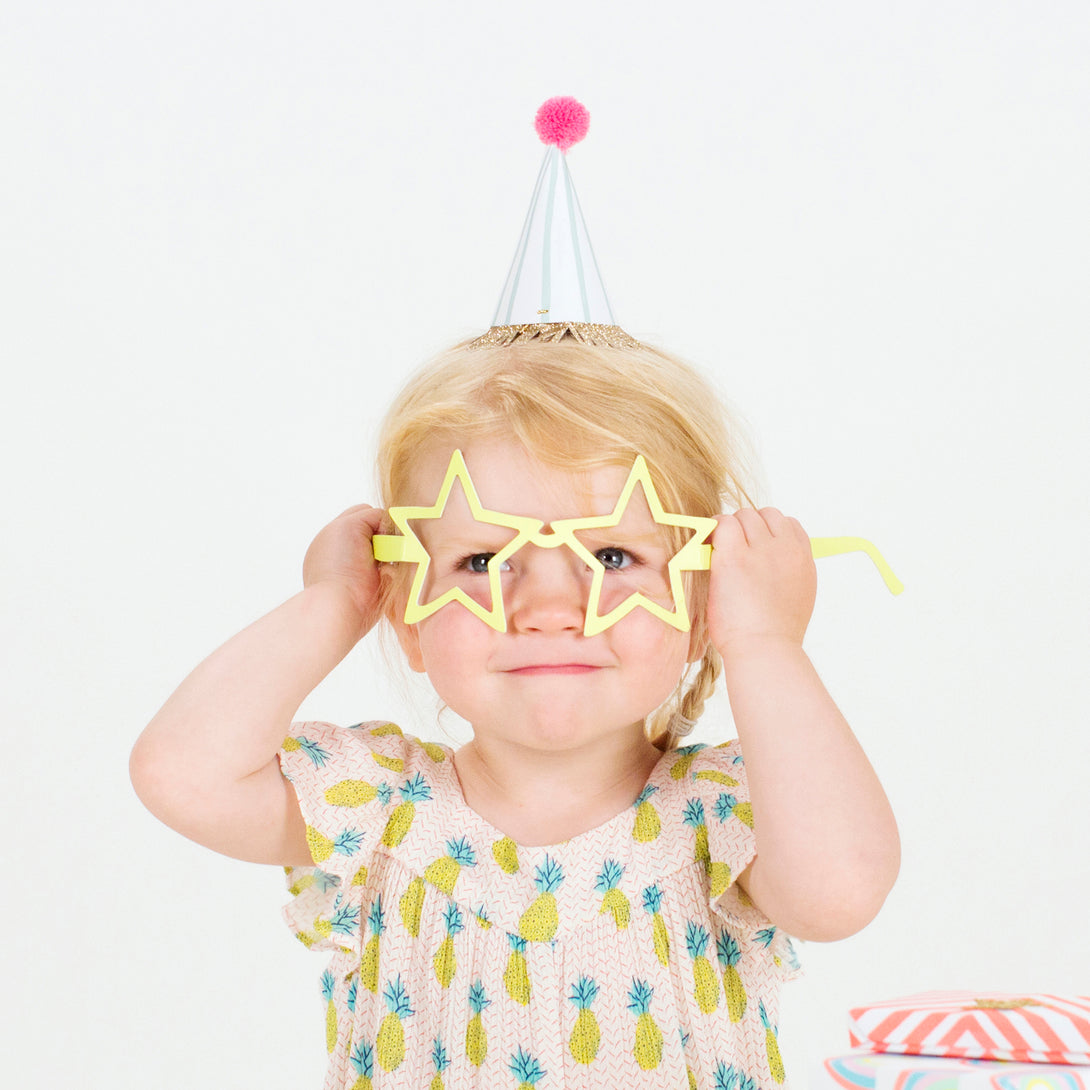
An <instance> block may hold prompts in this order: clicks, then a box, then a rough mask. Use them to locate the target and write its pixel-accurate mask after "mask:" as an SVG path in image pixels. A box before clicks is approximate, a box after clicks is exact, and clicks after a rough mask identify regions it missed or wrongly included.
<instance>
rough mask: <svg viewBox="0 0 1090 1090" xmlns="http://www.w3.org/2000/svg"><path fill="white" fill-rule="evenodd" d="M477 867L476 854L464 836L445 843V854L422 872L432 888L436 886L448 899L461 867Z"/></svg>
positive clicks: (452, 891)
mask: <svg viewBox="0 0 1090 1090" xmlns="http://www.w3.org/2000/svg"><path fill="white" fill-rule="evenodd" d="M476 865H477V853H476V852H475V851H474V850H473V845H471V844H470V843H469V841H468V840H466V838H465V837H464V836H462V837H457V838H456V839H453V840H448V841H447V854H446V855H441V856H440V857H439V858H438V859H436V860H435V861H434V862H432V863H429V864H428V867H427V869H426V870H425V871H424V877H425V878H426V879H427V880H428V881H429V882H431V884H432V885H433V886H438V887H439V889H441V890H442V891H443V892H444V893H445V894H446V895H447V896H448V897H449V896H451V894H453V893H454V887H455V885H456V884H457V882H458V876H459V875H460V874H461V873H462V868H463V867H475V866H476Z"/></svg>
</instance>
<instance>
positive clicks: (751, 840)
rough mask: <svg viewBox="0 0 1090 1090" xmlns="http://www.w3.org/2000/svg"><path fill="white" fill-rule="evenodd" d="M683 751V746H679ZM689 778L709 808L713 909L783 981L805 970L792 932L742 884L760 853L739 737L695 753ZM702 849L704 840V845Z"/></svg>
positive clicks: (698, 797) (696, 795)
mask: <svg viewBox="0 0 1090 1090" xmlns="http://www.w3.org/2000/svg"><path fill="white" fill-rule="evenodd" d="M679 752H680V751H679ZM691 757H692V764H691V767H690V769H689V773H688V776H689V780H690V784H691V787H692V789H693V791H694V801H691V802H690V803H689V805H690V806H691V807H694V808H695V806H696V805H697V803H696V801H695V800H699V806H700V808H701V809H702V810H703V815H704V820H705V823H706V827H707V860H706V861H705V866H706V867H707V870H708V878H709V899H710V901H711V907H712V911H713V912H715V913H716V915H717V916H719V917H720V918H721V919H722V920H723V921H724V923H725V924H726V926H727V928H728V930H729V931H730V932H731V933H732V934H733V935H734V936H736V938H737V941H739V942H740V943H742V944H744V945H745V946H747V947H750V948H751V949H752V952H753V954H755V955H756V956H758V957H760V958H766V959H768V960H769V962H770V964H771V968H772V969H773V970H774V974H775V975H776V976H778V977H780V979H782V980H791V979H794V978H795V977H796V976H798V975H800V973H801V969H800V967H799V961H798V957H797V956H796V954H795V949H794V946H793V945H792V942H791V939H790V937H789V936H788V934H787V932H786V931H784V930H783V929H782V928H780V927H776V926H775V925H773V924H772V923H771V921H770V920H769V919H768V917H767V916H765V915H764V913H763V912H761V910H760V909H759V908H758V907H757V906H756V905H755V904H754V903H753V901H752V900H750V898H749V896H748V894H747V893H746V891H745V890H744V889H743V888H742V887H741V886H740V885H739V884H738V878H739V876H740V875H741V874H742V872H743V871H744V870H745V869H746V868H747V867H748V866H749V865H750V864H751V863H752V862H753V860H754V859H756V858H757V837H756V834H755V832H754V827H753V807H752V805H751V804H750V798H749V781H748V779H747V777H746V768H745V761H744V759H743V756H742V750H741V746H740V744H739V742H738V740H737V739H734V740H733V741H730V742H724V743H722V744H721V745H718V746H704V747H701V748H699V749H698V750H696V751H695V752H694V753H692V754H691ZM697 850H698V853H699V845H698V849H697Z"/></svg>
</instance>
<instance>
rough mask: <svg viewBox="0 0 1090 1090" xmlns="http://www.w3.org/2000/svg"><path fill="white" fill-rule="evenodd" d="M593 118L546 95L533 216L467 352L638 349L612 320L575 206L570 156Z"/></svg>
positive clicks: (538, 122)
mask: <svg viewBox="0 0 1090 1090" xmlns="http://www.w3.org/2000/svg"><path fill="white" fill-rule="evenodd" d="M589 125H590V114H589V113H588V112H587V109H586V107H585V106H584V105H583V104H582V103H580V102H577V101H576V100H575V99H574V98H568V97H560V98H550V99H549V100H548V101H547V102H545V103H544V104H543V105H542V106H541V108H540V109H539V110H538V112H537V116H536V117H535V119H534V128H535V129H536V130H537V134H538V136H540V137H541V140H542V142H543V143H544V144H546V145H547V149H546V152H545V161H544V162H543V163H542V164H541V170H540V171H539V173H538V176H537V184H536V185H535V186H534V195H533V198H532V199H531V201H530V211H529V212H528V213H527V214H526V222H525V224H524V225H523V228H522V237H521V238H520V239H519V243H518V246H517V247H516V249H515V258H514V260H513V261H512V262H511V270H510V272H508V274H507V281H506V283H505V284H504V287H503V294H502V295H501V296H500V302H499V305H498V306H497V307H496V313H495V315H494V317H493V319H492V328H491V329H489V330H488V332H487V333H485V334H484V335H483V336H481V337H478V338H477V340H476V341H474V342H473V344H472V345H471V347H476V348H485V347H490V346H497V345H506V344H513V343H515V342H516V341H528V340H544V341H558V340H563V339H565V338H569V337H570V338H572V339H574V340H576V341H580V342H582V343H583V344H604V345H610V346H612V347H614V348H628V347H635V346H637V345H638V342H637V341H635V340H633V338H632V337H630V336H629V335H628V334H627V333H625V331H624V330H623V329H621V328H620V327H619V326H618V325H617V324H616V322H615V320H614V318H613V310H612V308H611V307H610V305H609V297H608V296H607V295H606V289H605V287H604V285H603V284H602V275H601V273H600V272H599V270H598V262H597V260H596V259H595V257H594V248H593V247H592V246H591V243H590V235H589V234H588V232H587V225H586V223H585V221H584V220H583V212H582V209H580V207H579V198H578V197H577V196H576V193H575V185H574V183H573V182H572V178H571V173H570V172H569V171H568V162H567V155H566V153H567V151H568V149H569V148H570V147H572V146H573V145H575V144H577V143H578V142H579V141H580V140H582V139H583V137H584V136H586V134H587V128H588V127H589Z"/></svg>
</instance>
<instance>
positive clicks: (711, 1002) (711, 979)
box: [685, 920, 719, 1014]
mask: <svg viewBox="0 0 1090 1090" xmlns="http://www.w3.org/2000/svg"><path fill="white" fill-rule="evenodd" d="M710 940H711V936H710V935H709V934H708V929H707V928H706V927H702V926H701V925H700V924H698V923H697V922H696V921H695V920H690V921H689V922H688V924H687V925H686V927H685V948H686V950H688V952H689V957H691V958H692V959H693V995H694V996H695V997H696V1003H697V1006H698V1007H699V1008H700V1009H701V1011H703V1013H704V1014H710V1013H711V1012H712V1011H713V1010H715V1008H716V1007H718V1006H719V981H718V979H716V976H715V970H714V969H713V968H712V966H711V962H710V961H708V959H707V958H706V957H705V956H704V953H705V951H706V950H707V949H708V943H709V941H710Z"/></svg>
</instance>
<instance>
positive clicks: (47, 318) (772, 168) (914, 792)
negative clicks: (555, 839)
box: [0, 0, 1090, 1090]
mask: <svg viewBox="0 0 1090 1090" xmlns="http://www.w3.org/2000/svg"><path fill="white" fill-rule="evenodd" d="M1088 57H1090V8H1088V7H1087V5H1086V3H1085V0H1068V2H1061V0H1025V2H1009V0H987V2H984V0H981V2H969V0H944V2H938V0H923V2H915V3H891V2H885V0H881V2H875V0H871V2H864V0H856V2H846V0H830V2H827V3H824V4H820V5H819V4H808V3H804V2H802V0H785V2H781V3H777V4H745V5H743V4H740V3H735V2H733V0H731V2H729V3H722V4H714V5H713V4H710V3H709V4H707V5H703V4H699V5H698V4H692V3H674V4H670V5H661V4H650V3H646V2H644V0H630V2H629V3H627V4H623V5H622V4H615V3H610V4H606V3H587V2H586V0H583V2H579V3H575V2H567V0H565V2H557V3H553V4H551V5H548V6H547V7H543V6H540V5H535V6H532V7H531V6H530V5H520V4H512V3H510V2H506V3H463V4H440V3H435V4H425V3H422V2H420V0H409V2H402V3H398V4H392V3H383V4H377V3H368V2H366V0H356V2H353V3H348V2H345V0H326V2H324V3H321V4H310V5H303V4H290V3H283V2H275V0H261V2H260V3H259V2H256V0H238V2H232V3H211V2H208V0H187V2H186V3H175V2H169V3H164V2H158V3H151V4H148V3H137V2H135V0H114V2H108V0H103V2H102V3H97V4H87V5H82V4H78V3H55V2H54V3H51V2H35V3H31V2H29V0H23V2H18V0H17V2H11V0H9V2H8V3H6V4H5V5H4V10H3V14H2V18H0V93H2V101H0V126H2V128H0V158H2V162H0V232H2V250H0V360H2V369H3V386H2V390H3V394H2V402H0V444H2V449H0V455H2V458H3V463H2V464H3V496H4V499H3V517H4V528H3V534H2V536H0V560H2V563H3V567H2V569H0V570H2V572H3V589H2V591H0V593H2V595H3V652H2V656H0V670H2V671H3V680H2V690H0V691H2V694H3V705H4V709H5V719H6V724H5V742H6V748H5V756H6V770H5V775H4V790H3V796H2V797H3V805H4V812H5V822H4V824H5V831H6V835H5V843H6V848H5V853H4V857H5V867H4V874H5V877H6V878H7V883H6V886H7V888H6V891H5V895H4V897H3V913H4V934H5V937H6V943H5V951H4V965H5V970H4V979H5V990H6V991H7V992H8V993H9V994H8V996H7V997H6V999H5V1015H4V1017H3V1020H2V1022H0V1027H2V1028H0V1035H2V1037H3V1038H4V1040H3V1042H2V1052H3V1055H4V1056H5V1058H6V1059H5V1064H4V1071H5V1077H4V1080H3V1081H4V1082H5V1085H7V1084H8V1083H10V1084H11V1085H16V1084H17V1085H20V1086H41V1087H52V1086H59V1085H80V1086H84V1087H89V1088H107V1087H109V1088H111V1090H122V1088H138V1087H139V1088H146V1087H156V1088H158V1090H168V1088H183V1087H184V1088H187V1090H188V1088H193V1087H198V1086H200V1087H232V1088H238V1090H245V1088H250V1087H252V1088H255V1090H256V1088H258V1087H260V1088H262V1090H273V1088H283V1090H298V1088H306V1087H314V1088H317V1087H318V1086H319V1085H320V1083H321V1079H322V1073H323V1070H324V1066H325V1053H324V1046H323V1032H322V1025H323V1021H322V1004H321V1000H320V997H319V989H318V977H319V975H320V972H321V969H322V958H321V957H320V956H317V955H312V954H308V953H307V952H306V951H305V950H304V949H303V948H302V947H301V946H299V945H298V944H297V943H296V942H295V941H294V940H293V939H292V938H291V937H290V936H289V934H288V932H287V931H286V930H285V929H284V928H283V926H282V924H281V922H280V919H279V906H280V904H281V903H282V902H283V900H284V899H285V896H286V895H285V894H284V892H283V889H282V878H281V875H280V874H279V872H278V871H277V870H275V869H274V868H264V867H258V866H253V865H248V864H242V863H237V862H234V861H231V860H228V859H224V858H220V857H217V856H215V855H213V854H211V853H209V852H207V851H205V850H204V849H201V848H198V847H197V846H195V845H192V844H190V843H188V842H186V841H184V840H182V839H181V838H179V837H178V836H176V835H175V834H173V833H171V832H169V831H168V830H167V829H165V828H164V827H162V826H160V825H159V824H158V823H157V822H156V821H155V820H154V819H153V818H151V817H150V816H149V815H148V814H147V813H146V812H144V811H143V809H142V808H141V807H140V805H139V803H138V802H137V801H136V799H135V797H134V795H133V793H132V790H131V788H130V786H129V783H128V778H127V770H126V761H127V754H128V750H129V748H130V746H131V745H132V742H133V740H134V739H135V737H136V735H137V734H138V733H139V731H140V730H141V728H142V727H143V725H144V724H145V723H146V722H147V720H148V719H149V718H150V717H151V715H152V714H153V713H154V712H155V710H156V708H157V707H158V706H159V704H160V703H161V702H162V701H163V700H164V699H165V698H166V696H167V695H168V694H169V692H170V691H171V690H172V688H173V687H174V685H175V684H177V682H178V681H179V680H180V679H181V678H182V677H183V676H184V675H185V673H186V672H187V671H188V670H189V669H190V667H191V666H193V665H194V664H195V663H196V662H197V661H198V660H199V659H200V658H201V657H203V656H204V655H205V654H206V653H207V652H209V651H210V650H211V649H212V648H213V647H215V646H216V645H217V644H218V643H219V642H221V641H222V640H224V639H226V638H227V637H228V636H230V635H231V634H232V633H233V632H235V631H236V630H237V629H239V628H241V627H242V626H243V625H244V624H246V623H247V622H249V621H250V620H251V619H253V618H254V617H256V616H258V615H259V614H260V613H262V612H264V611H266V610H267V609H269V608H271V607H273V606H274V605H276V604H277V603H278V602H279V601H281V600H282V599H284V598H286V597H288V596H290V595H291V594H292V593H293V592H294V591H295V590H296V589H297V586H298V580H299V574H298V573H299V566H300V562H301V558H302V555H303V552H304V550H305V548H306V545H307V543H308V542H309V540H310V538H311V536H312V535H313V534H314V533H315V532H316V531H317V530H318V528H319V527H320V526H321V525H322V524H323V523H324V522H325V521H327V520H328V519H329V518H330V517H332V516H333V515H335V514H336V513H337V512H339V511H340V510H341V509H343V508H344V507H346V506H348V505H349V504H351V503H354V502H361V501H365V500H370V499H373V498H374V491H373V488H372V483H371V481H372V478H371V446H370V444H371V439H372V435H373V427H374V423H375V420H376V419H377V417H378V415H379V414H380V413H381V411H382V409H383V408H384V406H385V404H386V403H387V401H388V400H389V398H390V396H391V395H392V393H393V391H394V390H395V389H396V388H397V386H398V385H399V384H400V382H401V379H402V377H403V375H404V374H405V373H406V372H407V371H408V370H409V369H411V368H413V367H415V366H416V365H417V364H418V363H419V362H421V361H422V360H423V359H424V358H426V357H428V356H429V355H431V354H432V353H433V352H435V351H436V350H438V349H440V348H442V347H444V346H445V345H446V344H448V343H451V342H453V341H454V340H456V339H458V338H460V337H462V336H465V335H467V334H469V333H472V332H474V331H477V330H480V329H481V328H483V326H484V325H486V324H487V322H488V319H489V317H490V316H491V313H492V309H493V307H494V305H495V300H496V298H497V296H498V294H499V291H500V288H501V286H502V283H503V278H504V275H505V273H506V270H507V265H508V262H509V260H510V258H511V254H512V252H513V249H514V245H515V242H516V240H517V236H518V231H519V229H520V227H521V224H522V218H523V215H524V213H525V209H526V205H527V202H528V201H529V196H530V189H531V186H532V184H533V180H534V178H535V176H536V171H537V168H538V165H539V162H540V158H541V150H542V149H541V147H540V145H539V144H538V143H537V140H536V137H535V135H534V133H533V130H532V128H531V127H530V121H531V119H532V116H533V113H534V111H535V110H536V108H537V106H538V104H539V103H540V102H541V101H542V100H544V99H545V98H547V97H549V96H551V95H554V94H573V95H576V96H577V97H579V98H581V99H582V100H583V101H584V102H585V103H586V104H587V105H588V107H589V108H590V110H591V113H592V118H593V120H592V123H591V132H590V136H589V137H588V139H587V140H586V141H585V142H584V143H583V144H582V145H580V146H579V147H577V148H576V149H575V150H573V151H572V152H571V153H570V155H569V162H570V165H571V169H572V173H573V176H574V178H575V182H576V185H577V187H578V190H579V194H580V198H581V201H582V205H583V209H584V212H585V214H586V217H587V222H588V225H589V228H590V232H591V237H592V238H593V240H594V244H595V248H596V250H597V254H598V258H599V262H600V264H601V266H602V270H603V275H604V277H605V281H606V286H607V288H608V290H609V291H610V294H611V296H612V301H613V305H614V310H615V311H616V313H617V314H618V316H619V319H620V321H621V323H622V324H623V325H625V326H626V327H627V328H628V329H629V330H630V331H631V332H632V333H634V334H635V335H636V336H638V337H641V338H643V339H645V340H648V341H653V342H656V343H661V344H664V345H667V346H668V347H670V348H672V349H673V350H675V351H677V352H679V353H681V354H682V355H684V356H687V357H688V358H690V359H692V360H694V361H696V362H697V363H698V364H700V365H702V366H703V367H704V368H705V369H707V370H709V371H710V372H711V373H712V374H713V375H714V376H715V378H716V380H717V382H718V383H719V384H720V385H721V386H722V388H723V389H724V390H725V391H726V393H727V395H728V396H729V398H730V399H731V400H732V401H733V402H734V404H735V405H736V406H737V407H738V408H739V410H740V411H741V413H742V415H743V417H744V418H745V420H746V421H747V423H748V426H749V427H750V429H751V430H752V433H753V435H754V437H755V442H756V445H757V448H758V451H759V454H760V457H761V460H762V464H763V481H764V486H763V490H762V494H761V498H762V500H763V501H764V502H771V503H775V504H777V505H778V506H780V507H782V508H784V509H785V510H787V511H789V512H791V513H794V514H796V515H797V516H798V517H799V518H800V519H802V521H803V524H804V525H805V526H806V527H807V529H808V530H809V531H810V532H811V533H812V534H814V535H826V534H862V535H864V536H867V537H870V538H871V539H873V540H874V541H876V542H877V543H878V544H879V546H880V547H881V548H882V549H883V551H884V552H885V554H886V556H887V558H888V559H889V561H890V563H891V564H892V565H893V566H894V568H895V570H896V571H897V572H898V574H899V575H900V576H901V578H902V579H903V580H904V582H905V584H906V586H907V590H906V592H905V593H904V595H903V596H902V597H901V598H899V599H894V598H891V597H890V596H889V595H888V594H887V592H886V591H885V590H884V588H883V586H882V584H881V582H880V581H879V580H878V578H877V576H876V575H875V574H874V572H873V571H872V570H871V569H870V567H869V565H868V563H867V562H866V561H865V560H864V559H862V558H860V557H855V558H848V557H844V558H833V559H829V560H823V561H821V562H820V576H821V589H820V593H819V600H818V607H817V612H816V615H815V618H814V621H813V624H812V626H811V630H810V634H809V637H808V648H809V650H810V652H811V654H812V656H813V658H814V659H815V661H816V662H817V664H818V666H819V669H820V670H821V671H822V673H823V675H824V676H825V678H826V680H827V683H828V684H829V686H830V688H831V690H832V691H833V693H834V695H835V696H836V697H837V699H838V700H839V701H840V703H841V705H842V707H843V708H844V710H845V711H846V713H847V715H848V717H849V719H850V720H851V722H852V723H853V724H854V725H855V727H856V730H857V733H858V735H859V737H860V738H861V740H862V742H863V744H864V746H865V747H866V749H867V751H868V752H869V753H870V755H871V757H872V759H873V761H874V763H875V765H876V767H877V768H878V770H879V772H880V774H881V776H882V778H883V780H884V782H885V784H886V785H887V788H888V791H889V794H890V796H891V798H892V800H893V803H894V806H895V809H896V811H897V814H898V817H899V819H900V824H901V831H902V837H903V842H904V865H903V869H902V874H901V878H900V881H899V884H898V886H897V888H896V889H895V891H894V892H893V894H892V895H891V897H890V899H889V901H888V903H887V906H886V908H885V910H884V912H883V913H882V915H881V916H880V917H879V918H878V920H877V921H876V922H875V923H874V924H872V925H871V926H870V927H869V928H867V929H866V930H865V931H864V932H863V933H861V934H860V935H858V936H856V937H854V938H852V939H850V940H847V941H845V942H842V943H837V944H834V945H831V946H819V945H815V944H809V945H807V946H805V947H804V948H803V949H802V956H803V959H804V961H805V964H806V967H807V969H808V976H807V977H806V978H805V980H804V981H802V982H800V983H798V984H795V985H792V986H791V987H790V988H789V990H788V993H787V997H786V1010H785V1014H784V1019H783V1025H782V1028H781V1042H782V1047H783V1050H784V1053H785V1056H786V1059H787V1063H788V1070H789V1073H791V1074H792V1076H793V1077H794V1079H795V1080H796V1083H797V1085H798V1086H799V1087H802V1086H805V1084H806V1082H807V1069H808V1068H809V1067H810V1066H811V1065H812V1064H813V1063H814V1062H816V1061H818V1060H820V1059H821V1057H823V1056H826V1055H829V1054H833V1053H836V1052H838V1051H843V1050H844V1049H845V1047H846V1045H847V1036H846V1028H845V1026H846V1011H847V1010H848V1008H849V1007H851V1006H853V1005H855V1004H858V1003H862V1002H866V1001H869V1000H875V999H879V998H885V997H892V996H896V995H900V994H907V993H912V992H915V991H922V990H930V989H939V988H970V989H1009V990H1011V991H1014V992H1018V993H1023V992H1027V991H1028V992H1032V991H1041V990H1045V991H1047V990H1055V991H1060V992H1069V993H1071V992H1083V993H1086V992H1090V938H1088V930H1087V911H1086V904H1087V896H1088V894H1090V881H1088V878H1087V870H1088V865H1087V864H1088V859H1090V821H1088V819H1087V802H1086V798H1087V795H1086V790H1085V783H1086V778H1087V771H1088V768H1090V746H1088V743H1087V731H1086V727H1085V721H1086V705H1087V703H1088V699H1090V671H1088V669H1087V652H1088V650H1090V622H1088V619H1087V618H1088V608H1087V607H1088V605H1090V602H1088V598H1090V594H1088V583H1090V576H1088V564H1087V542H1088V540H1090V518H1088V502H1087V480H1086V478H1087V468H1088V462H1090V458H1088V454H1090V449H1088V441H1087V435H1086V419H1087V407H1086V401H1087V382H1086V377H1085V374H1086V368H1087V364H1088V351H1087V350H1088V347H1090V323H1088V316H1087V309H1088V308H1087V300H1088V297H1090V271H1088V270H1090V266H1088V257H1087V254H1088V244H1090V230H1088V227H1090V213H1088V208H1090V201H1088V198H1087V194H1088V193H1090V141H1088V133H1090V112H1088V108H1090V65H1088ZM407 701H409V706H407ZM304 712H305V713H306V714H308V715H312V716H320V717H323V718H328V719H332V720H335V721H341V722H355V721H357V720H358V719H362V718H371V717H382V716H391V717H394V718H400V720H401V721H402V722H403V724H404V725H405V726H406V727H407V728H408V729H412V730H415V731H417V732H422V733H424V734H425V735H427V736H431V737H442V731H441V728H440V727H439V726H438V725H437V723H436V719H435V712H434V708H433V705H432V704H431V702H430V700H429V698H428V697H427V696H421V695H419V694H416V695H414V694H413V693H412V692H408V691H406V687H405V686H404V685H403V683H402V681H401V679H400V674H399V673H398V671H396V670H391V668H390V667H389V666H388V665H386V664H385V663H384V661H383V658H382V655H381V653H379V652H377V651H375V650H373V649H371V648H369V647H363V648H360V649H359V650H357V652H355V653H354V654H353V656H352V657H350V658H349V660H348V661H347V662H346V663H345V665H344V666H343V667H342V668H341V669H339V670H338V671H337V672H336V673H335V674H334V675H333V676H332V677H331V678H330V679H329V681H328V682H327V683H325V684H324V685H323V686H322V687H321V688H320V689H319V690H318V691H317V692H316V693H315V694H314V695H313V696H312V697H311V698H310V699H309V700H308V701H307V703H306V704H305V705H304ZM730 733H731V728H730V727H729V722H728V719H727V711H726V704H725V701H723V700H722V699H720V700H719V702H718V704H717V705H716V706H714V707H713V708H712V709H711V711H710V713H709V715H708V718H707V720H706V721H705V722H704V723H702V725H701V729H700V732H699V734H698V738H700V739H702V740H708V741H716V740H720V739H721V738H722V737H725V736H729V735H730ZM15 1074H18V1075H19V1079H18V1080H16V1079H15V1078H13V1075H15Z"/></svg>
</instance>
